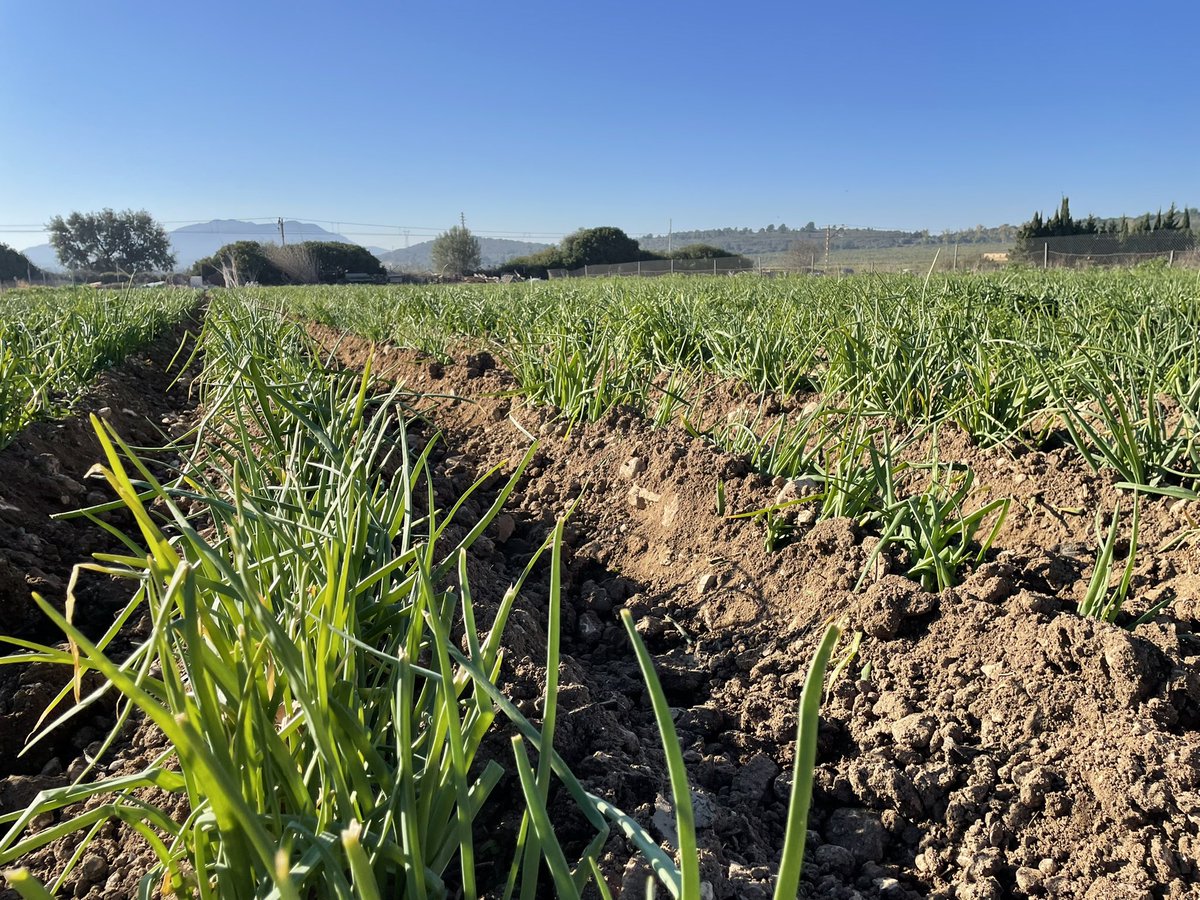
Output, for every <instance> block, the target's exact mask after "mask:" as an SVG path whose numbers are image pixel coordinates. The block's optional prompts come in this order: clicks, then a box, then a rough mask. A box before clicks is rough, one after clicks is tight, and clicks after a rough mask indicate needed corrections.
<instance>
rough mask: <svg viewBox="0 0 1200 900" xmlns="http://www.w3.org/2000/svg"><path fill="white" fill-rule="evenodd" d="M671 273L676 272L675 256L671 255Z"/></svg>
mask: <svg viewBox="0 0 1200 900" xmlns="http://www.w3.org/2000/svg"><path fill="white" fill-rule="evenodd" d="M671 274H672V275H674V274H675V257H673V256H672V257H671Z"/></svg>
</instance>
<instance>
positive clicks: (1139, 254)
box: [1013, 229, 1200, 268]
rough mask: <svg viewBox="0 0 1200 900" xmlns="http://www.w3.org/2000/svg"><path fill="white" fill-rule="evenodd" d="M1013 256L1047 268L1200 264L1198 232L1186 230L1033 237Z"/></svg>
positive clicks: (1017, 249) (1189, 265)
mask: <svg viewBox="0 0 1200 900" xmlns="http://www.w3.org/2000/svg"><path fill="white" fill-rule="evenodd" d="M1013 257H1014V259H1018V260H1020V261H1024V262H1029V263H1033V264H1035V265H1037V264H1040V265H1042V266H1043V267H1047V268H1048V267H1050V266H1070V267H1085V266H1131V265H1137V264H1138V263H1141V262H1146V261H1147V260H1151V259H1161V260H1164V261H1165V262H1166V263H1167V264H1168V265H1186V266H1188V267H1193V266H1196V265H1197V264H1200V251H1198V250H1197V241H1196V234H1195V232H1193V231H1190V230H1184V229H1160V230H1158V231H1146V232H1134V233H1131V234H1120V233H1116V234H1113V233H1109V234H1071V235H1062V236H1059V237H1045V238H1031V239H1029V240H1026V241H1025V242H1023V244H1020V245H1018V246H1017V247H1016V248H1015V249H1014V252H1013Z"/></svg>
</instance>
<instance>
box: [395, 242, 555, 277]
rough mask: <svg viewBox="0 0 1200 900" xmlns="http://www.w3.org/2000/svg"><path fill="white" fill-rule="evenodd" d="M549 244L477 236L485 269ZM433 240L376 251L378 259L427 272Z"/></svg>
mask: <svg viewBox="0 0 1200 900" xmlns="http://www.w3.org/2000/svg"><path fill="white" fill-rule="evenodd" d="M549 246H550V245H549V244H537V243H533V242H531V241H511V240H507V239H506V238H489V237H481V238H479V255H480V257H481V258H482V260H483V267H484V268H485V269H493V268H495V267H496V266H499V265H503V264H504V263H506V262H508V261H509V260H510V259H514V258H515V257H518V256H528V255H529V254H530V253H537V252H538V251H539V250H545V249H546V248H547V247H549ZM432 248H433V241H422V242H421V243H419V244H413V245H412V246H411V247H405V248H403V249H400V250H392V251H390V252H387V253H376V254H375V255H376V256H377V257H379V261H380V262H382V263H383V264H384V265H385V266H387V267H388V268H391V269H402V270H404V271H408V272H428V271H430V270H431V269H432V268H433V260H432V259H431V258H430V251H431V249H432Z"/></svg>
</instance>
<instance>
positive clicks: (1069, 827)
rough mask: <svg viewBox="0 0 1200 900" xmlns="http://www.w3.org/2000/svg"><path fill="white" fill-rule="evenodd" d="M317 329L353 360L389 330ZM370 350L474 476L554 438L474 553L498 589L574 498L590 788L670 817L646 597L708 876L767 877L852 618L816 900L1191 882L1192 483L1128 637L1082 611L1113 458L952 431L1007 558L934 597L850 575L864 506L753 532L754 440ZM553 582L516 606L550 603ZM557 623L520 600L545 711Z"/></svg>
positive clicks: (817, 809)
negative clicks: (546, 672) (643, 650)
mask: <svg viewBox="0 0 1200 900" xmlns="http://www.w3.org/2000/svg"><path fill="white" fill-rule="evenodd" d="M313 332H314V334H317V335H318V336H319V337H321V338H322V339H324V340H326V341H327V342H328V345H329V346H331V347H332V346H335V345H336V346H337V353H338V356H339V358H340V359H341V360H342V361H343V362H344V363H345V364H347V365H350V366H358V365H361V364H362V362H363V360H364V359H365V358H366V355H367V354H368V353H370V352H371V347H370V346H369V345H368V344H367V343H366V342H363V341H360V340H359V339H357V338H355V337H353V336H347V335H340V334H336V333H334V332H331V331H328V330H326V329H321V328H314V329H313ZM374 352H375V354H376V358H375V366H376V368H375V371H376V372H377V373H380V374H381V375H382V376H384V377H388V378H393V379H397V380H401V381H403V382H405V383H406V384H407V385H408V386H409V387H410V388H411V389H413V390H414V391H422V392H429V393H438V394H442V395H448V396H449V398H450V399H442V400H439V401H434V402H432V405H433V407H434V408H433V409H432V411H431V418H432V419H433V421H434V422H436V424H437V425H438V426H439V427H440V428H441V429H443V430H444V432H445V435H446V439H445V440H446V445H447V446H448V447H449V448H451V449H450V452H451V456H450V457H448V459H447V461H446V462H447V466H448V468H449V470H450V471H453V472H457V473H458V479H459V480H460V481H461V482H462V484H463V485H464V486H465V485H467V484H469V483H470V482H471V480H472V479H473V478H474V477H475V476H476V475H477V474H478V473H480V472H482V471H484V470H485V469H487V468H488V467H489V466H491V465H494V464H496V463H499V462H501V461H503V460H512V459H514V458H517V457H519V455H520V454H521V453H522V452H523V451H524V450H525V448H526V447H527V446H528V444H529V437H528V436H527V433H528V434H532V435H535V436H537V437H538V439H539V440H540V447H539V450H538V452H537V456H536V458H535V460H534V463H533V465H532V466H531V467H530V469H529V470H528V471H527V473H526V475H525V478H524V480H523V483H522V485H521V486H520V488H519V489H518V491H517V492H516V493H515V494H514V496H513V498H512V500H511V501H510V512H509V514H508V515H507V516H506V518H505V520H504V521H503V522H501V523H499V527H498V528H496V527H494V528H493V531H492V532H491V533H490V534H489V539H488V541H487V542H485V543H484V544H483V545H482V546H480V547H478V548H477V553H476V563H475V565H476V566H477V570H478V574H479V575H480V576H481V577H484V578H486V577H487V576H488V573H491V577H493V578H494V577H495V576H496V575H499V576H501V578H500V580H499V582H498V583H496V584H495V585H494V587H493V588H492V593H493V594H496V595H498V593H499V592H500V591H502V590H503V588H504V586H506V584H507V583H508V581H510V580H512V579H513V578H514V577H515V575H516V573H517V572H519V571H520V569H521V567H522V566H523V565H524V563H525V561H526V560H527V559H528V556H529V554H530V553H531V552H533V550H534V549H535V548H536V546H537V545H538V544H539V543H540V541H541V539H542V537H543V536H544V535H545V533H546V532H547V531H548V530H549V528H550V527H552V525H553V521H554V519H555V518H556V517H557V516H558V515H560V514H562V513H563V512H565V511H566V509H567V507H568V506H569V505H570V504H571V503H572V502H573V501H574V500H575V499H576V498H577V497H580V496H582V498H583V499H582V502H581V504H580V505H579V508H578V509H577V511H576V513H575V515H574V516H573V517H572V519H571V521H570V525H569V527H568V544H569V552H568V559H569V570H568V575H567V577H568V582H567V590H566V592H565V593H566V597H567V599H568V601H569V606H570V608H569V609H568V610H567V611H565V623H564V631H565V633H564V652H565V654H566V656H565V657H564V660H563V663H562V673H561V676H560V677H561V685H562V687H561V692H560V698H559V702H560V709H562V710H563V715H562V716H561V718H560V723H561V724H560V727H559V732H558V739H557V743H558V746H559V749H560V751H561V752H562V753H563V754H564V756H565V757H566V758H567V759H568V761H570V762H571V763H572V765H573V767H574V768H575V770H576V772H577V773H578V774H580V775H581V776H582V777H583V778H584V780H585V783H586V785H587V786H588V787H589V789H591V790H594V791H596V792H598V793H601V794H603V795H605V796H607V797H609V798H610V799H612V800H613V801H614V802H615V803H616V804H617V805H619V806H622V807H623V808H625V809H626V810H627V811H629V812H632V813H633V814H634V815H635V816H636V817H637V818H638V819H639V820H640V821H642V822H643V823H644V824H646V825H648V826H649V827H650V828H651V829H652V830H654V831H655V832H656V833H657V834H658V835H659V836H661V837H663V838H664V839H666V840H669V839H670V837H671V834H670V831H671V829H670V818H669V815H667V813H668V812H669V805H668V803H667V801H666V799H665V798H666V797H668V796H669V789H668V785H667V781H666V776H665V766H664V764H663V761H662V754H661V749H660V747H659V743H658V737H657V733H656V731H655V729H654V726H653V722H652V719H651V718H650V715H649V704H648V702H647V701H646V698H645V696H644V691H643V688H642V686H641V681H640V678H639V676H638V673H637V670H636V664H635V661H634V659H633V656H632V653H631V652H630V650H629V648H628V646H627V642H626V639H625V637H624V634H623V632H622V630H621V628H620V627H619V622H618V620H617V617H616V613H617V611H618V610H619V609H620V608H621V607H622V606H626V607H629V608H630V609H631V610H632V611H633V612H634V614H635V617H636V618H637V619H638V622H639V624H638V628H639V631H640V632H641V633H642V634H643V636H644V637H645V639H646V640H647V642H648V644H649V646H650V648H651V650H652V651H653V653H654V654H655V662H656V665H657V668H658V671H659V673H660V677H661V678H662V681H663V683H664V686H665V687H666V690H667V692H668V696H669V698H670V699H671V702H672V703H673V704H674V705H675V707H676V708H677V713H678V715H677V719H676V725H677V728H678V729H679V732H680V737H681V739H682V741H683V743H684V745H685V749H686V758H687V761H688V765H689V771H690V775H691V779H692V784H693V787H694V789H695V803H696V808H697V818H698V822H699V824H700V842H701V847H702V851H703V854H704V866H703V871H704V875H705V878H706V879H707V880H708V881H709V882H710V883H711V885H712V887H713V891H714V895H715V896H717V897H767V896H770V876H771V873H773V872H774V869H775V866H776V864H777V860H778V854H779V851H780V848H781V846H782V840H783V834H782V828H783V822H784V816H785V812H786V798H787V792H788V789H789V786H790V785H789V778H790V769H789V766H790V763H791V758H792V756H791V754H792V743H793V741H794V738H795V724H796V718H795V706H796V699H797V697H798V694H799V690H800V685H801V683H802V680H803V677H804V674H805V671H806V667H807V664H808V661H809V659H811V656H812V652H813V650H814V648H815V644H816V641H817V639H818V637H819V632H820V631H821V629H822V627H823V625H824V623H825V621H827V620H828V619H829V618H830V617H833V616H838V615H847V616H848V617H849V622H850V628H851V630H861V631H863V632H864V638H863V642H862V646H861V649H860V652H859V655H858V657H857V658H856V659H855V660H854V661H853V663H852V664H851V665H850V666H849V668H848V669H847V673H846V674H845V675H843V677H842V678H841V679H840V680H839V681H838V682H837V683H836V684H834V685H833V687H832V689H831V692H830V693H831V695H830V696H829V698H828V699H827V701H826V703H825V706H824V707H823V710H822V726H821V735H820V751H819V760H820V768H819V771H818V776H817V788H816V792H815V796H814V806H813V814H812V816H811V818H810V822H809V826H810V840H809V846H808V861H807V866H806V873H805V890H806V891H807V895H808V896H812V897H835V898H837V897H846V898H850V897H886V898H899V897H947V898H948V897H955V898H964V900H965V898H1001V897H1024V896H1030V897H1064V898H1065V897H1080V898H1089V900H1100V898H1160V897H1161V898H1182V897H1197V896H1200V888H1198V887H1197V885H1196V883H1195V882H1196V881H1197V872H1198V870H1197V867H1198V866H1200V837H1198V835H1200V737H1198V734H1197V722H1198V721H1200V719H1198V716H1200V674H1198V669H1197V662H1200V639H1198V638H1197V636H1196V634H1195V631H1196V627H1197V613H1200V606H1197V601H1198V597H1197V585H1198V584H1200V574H1198V572H1200V556H1198V554H1197V551H1196V550H1195V549H1194V548H1192V547H1189V546H1186V545H1185V546H1181V547H1178V548H1176V549H1174V550H1172V551H1170V552H1161V551H1158V550H1156V549H1155V548H1158V547H1160V546H1161V545H1162V543H1163V542H1164V541H1165V540H1166V539H1167V538H1169V537H1170V536H1172V535H1174V534H1175V533H1177V532H1178V530H1179V529H1180V528H1181V527H1183V526H1185V525H1187V523H1188V517H1189V516H1192V515H1194V513H1193V511H1191V510H1189V509H1187V508H1186V506H1185V505H1181V504H1179V503H1177V502H1175V501H1171V500H1166V499H1164V500H1153V501H1149V502H1148V503H1147V504H1146V506H1145V508H1144V510H1143V540H1142V549H1141V550H1140V552H1139V556H1138V565H1137V570H1136V571H1137V575H1136V578H1135V581H1134V590H1135V597H1134V601H1133V602H1132V604H1131V606H1132V608H1133V609H1134V610H1135V611H1137V610H1139V609H1140V608H1145V607H1146V606H1148V605H1149V603H1150V602H1152V601H1153V599H1155V598H1158V597H1161V596H1163V595H1164V593H1167V592H1169V595H1170V596H1174V597H1175V598H1176V600H1175V603H1174V605H1173V606H1172V607H1171V608H1170V609H1169V610H1168V611H1167V613H1166V614H1164V615H1162V616H1160V617H1159V618H1157V619H1156V620H1155V621H1153V622H1152V623H1150V624H1148V625H1144V626H1141V627H1139V628H1138V629H1137V630H1136V632H1135V633H1131V632H1129V631H1127V630H1126V629H1124V628H1119V627H1116V626H1110V625H1105V624H1100V623H1096V622H1093V621H1085V620H1083V619H1081V618H1079V617H1078V616H1077V615H1076V614H1075V612H1074V609H1075V605H1076V603H1077V601H1078V599H1079V598H1080V597H1081V596H1082V595H1083V592H1084V590H1085V589H1086V585H1087V581H1088V578H1089V577H1090V574H1091V568H1092V562H1091V561H1092V560H1093V559H1094V556H1095V550H1096V539H1095V535H1094V531H1093V518H1092V517H1093V515H1094V511H1095V509H1096V506H1097V505H1106V504H1108V503H1110V502H1111V500H1113V499H1115V498H1116V496H1117V494H1116V491H1115V489H1114V488H1113V481H1114V480H1115V479H1113V478H1112V477H1111V476H1109V475H1107V474H1105V475H1101V476H1097V475H1095V474H1094V473H1092V472H1091V471H1090V470H1088V469H1087V468H1086V466H1084V465H1083V463H1082V461H1080V460H1079V459H1078V457H1077V456H1076V455H1075V454H1073V453H1072V452H1071V451H1068V450H1066V449H1063V448H1060V449H1056V450H1054V451H1052V452H1049V453H1042V452H1026V453H1023V454H1021V455H1019V456H1017V457H1016V458H1015V459H1010V458H1009V457H1007V456H1004V455H1002V454H999V453H996V452H981V451H980V450H978V449H976V448H973V447H972V446H971V445H970V442H969V440H967V439H966V438H965V437H964V436H961V435H953V434H946V433H944V434H943V435H942V436H941V437H940V438H939V441H940V448H941V453H942V458H943V459H955V460H958V461H965V462H969V463H970V465H971V466H972V468H974V469H975V471H976V473H977V475H978V478H979V482H980V484H981V486H982V489H983V490H984V491H986V492H987V493H986V494H985V495H984V496H1014V497H1016V498H1017V501H1018V502H1017V503H1015V504H1014V512H1013V514H1012V517H1011V519H1010V522H1009V524H1008V526H1007V527H1006V529H1005V531H1004V533H1003V534H1002V535H1001V536H1000V539H999V540H998V541H997V546H996V550H995V552H994V553H993V554H992V556H993V557H994V558H992V559H990V560H989V561H988V562H986V563H985V564H983V565H981V566H980V567H978V569H977V570H975V571H974V572H972V573H970V574H969V575H968V577H967V578H966V579H965V581H964V583H963V584H962V585H960V586H959V587H957V588H955V589H952V590H946V591H943V592H941V593H937V594H935V593H930V592H926V591H924V590H922V589H921V588H920V587H919V586H918V585H916V584H915V583H912V582H910V581H909V580H907V579H905V578H903V577H901V576H900V575H899V574H897V573H896V571H894V570H895V569H897V568H898V566H897V564H896V561H894V560H888V559H884V560H882V561H881V562H880V563H879V564H878V565H875V566H873V570H872V572H871V575H870V579H869V586H868V587H866V589H865V590H863V591H860V592H855V591H854V590H853V587H854V584H855V582H856V581H857V579H858V576H859V573H860V572H861V571H862V569H863V567H864V565H865V564H866V562H867V560H868V559H869V558H870V555H871V551H872V549H873V548H874V545H875V541H876V538H874V537H872V536H871V535H869V534H865V533H863V532H862V531H861V530H860V529H858V528H856V527H855V526H854V525H853V524H852V523H850V522H849V521H845V520H830V521H826V522H821V523H817V524H815V525H805V524H803V523H801V531H800V534H799V536H798V538H797V539H796V540H795V541H794V542H793V543H791V544H790V545H788V546H786V547H784V548H783V549H782V550H780V551H778V552H768V551H766V550H765V548H764V546H763V534H762V531H761V529H760V528H759V527H758V526H757V525H755V524H753V523H749V522H738V521H730V520H728V519H723V518H721V517H718V516H717V514H716V508H715V486H716V482H717V480H718V479H721V480H723V481H724V482H725V484H726V486H727V505H728V509H729V510H731V511H736V510H743V509H755V508H759V507H761V506H763V505H765V504H767V503H770V502H771V501H772V500H773V499H774V498H775V497H776V496H777V494H778V492H779V490H780V487H781V486H780V485H779V484H778V483H772V482H771V480H770V479H767V478H764V477H762V476H760V475H757V474H755V473H753V472H751V471H750V470H749V467H748V466H747V464H746V463H745V461H744V460H741V459H738V458H735V457H732V456H729V455H727V454H723V453H721V452H719V451H717V450H715V449H714V448H713V447H712V446H710V445H709V444H707V443H706V442H704V441H702V440H699V439H694V438H691V437H690V436H688V435H686V434H684V433H683V432H681V431H679V430H677V429H674V428H667V429H660V430H654V429H651V428H650V427H649V425H648V424H647V423H646V422H645V420H644V419H642V418H641V417H639V416H637V415H635V414H633V413H632V412H628V413H620V412H617V413H614V414H612V415H611V416H610V417H609V418H608V420H606V421H604V422H600V423H597V424H595V425H586V426H585V425H576V426H574V427H573V428H571V429H569V430H568V429H567V428H566V426H565V425H563V424H562V423H561V422H558V421H554V420H552V419H551V418H550V417H549V413H548V412H546V411H541V410H534V409H529V408H527V407H524V406H522V405H521V404H520V403H519V402H518V401H515V400H514V399H513V398H512V395H513V390H514V385H513V382H512V379H511V377H510V376H509V375H508V374H507V373H505V372H503V371H502V370H500V369H499V368H497V367H496V366H495V363H494V360H493V359H492V358H491V357H490V356H489V355H487V354H472V355H466V356H460V357H459V358H458V359H457V360H455V361H453V362H450V363H444V362H438V361H435V360H432V359H429V358H428V357H422V356H420V355H418V354H414V353H411V352H408V351H398V350H394V349H392V348H388V347H378V348H375V349H374ZM518 426H519V427H518ZM1043 506H1046V507H1049V511H1046V510H1043V509H1042V507H1043ZM1068 506H1069V507H1078V506H1082V507H1084V508H1085V513H1084V514H1082V515H1080V514H1075V513H1064V512H1063V508H1064V507H1068ZM476 580H477V581H478V580H479V579H478V578H477V579H476ZM473 588H474V589H475V591H476V593H477V594H480V595H481V596H482V595H486V594H487V593H488V589H487V587H486V586H484V585H480V584H475V583H473ZM544 589H545V587H544V584H539V583H535V584H533V585H531V586H530V588H529V589H528V590H527V592H526V594H527V599H528V600H529V601H530V602H531V603H533V604H534V605H535V606H536V604H537V603H538V601H539V599H540V595H539V592H544ZM541 596H544V595H541ZM543 618H544V615H539V614H538V612H537V610H536V609H535V610H533V611H532V612H528V611H524V612H522V614H521V615H517V616H514V619H513V620H512V622H511V623H510V625H509V629H510V631H509V634H508V644H509V647H510V653H511V655H510V657H509V661H510V666H511V669H510V671H509V672H508V674H509V677H510V678H511V679H512V681H511V683H510V685H509V687H510V689H511V690H512V691H514V693H515V694H516V695H517V696H518V698H519V699H520V701H521V703H522V704H523V705H524V708H526V709H527V710H528V711H530V712H536V711H537V708H538V701H537V693H538V690H539V684H540V683H541V682H540V679H541V673H540V671H539V663H540V661H541V660H543V659H544V652H545V650H544V647H545V638H544V634H543V632H542V627H541V624H540V623H541V621H542V619H543ZM561 809H562V810H563V814H564V815H566V813H565V810H566V804H563V805H562V807H561ZM608 850H609V854H608V856H607V857H606V859H605V870H606V872H609V873H611V878H610V882H611V884H612V886H613V888H614V889H619V888H620V887H621V885H622V884H623V883H624V884H626V886H627V890H628V891H629V892H628V893H626V894H625V895H626V896H634V895H635V890H636V889H635V888H633V887H632V886H633V885H636V884H637V883H638V880H639V879H638V876H639V875H640V873H639V872H638V871H637V864H636V862H634V863H629V864H628V870H627V867H626V862H627V859H628V855H629V854H628V850H627V848H625V847H624V845H623V842H621V841H619V840H617V839H614V840H613V841H612V843H611V844H610V847H609V848H608Z"/></svg>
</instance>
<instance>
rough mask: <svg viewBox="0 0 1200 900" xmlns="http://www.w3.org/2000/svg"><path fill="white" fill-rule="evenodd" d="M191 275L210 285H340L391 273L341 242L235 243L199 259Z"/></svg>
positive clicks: (363, 250)
mask: <svg viewBox="0 0 1200 900" xmlns="http://www.w3.org/2000/svg"><path fill="white" fill-rule="evenodd" d="M191 274H193V275H200V276H202V277H203V278H204V280H205V281H207V282H208V283H210V284H218V285H224V286H226V287H236V286H238V285H243V284H251V283H254V284H266V285H279V284H336V283H338V282H341V281H345V280H346V277H347V276H348V275H352V274H353V275H367V276H370V277H372V278H383V277H385V276H386V275H387V270H386V269H385V268H384V267H383V263H381V262H380V261H379V260H378V259H376V258H375V256H373V255H372V254H371V252H370V251H369V250H367V249H366V248H365V247H360V246H359V245H358V244H345V243H341V242H338V241H303V242H301V243H298V244H287V245H285V246H280V245H278V244H260V243H259V242H258V241H235V242H234V243H232V244H226V245H225V246H224V247H222V248H221V249H220V250H218V251H217V252H216V253H214V254H213V255H212V256H209V257H206V258H204V259H201V260H198V261H197V262H196V263H195V264H194V265H193V266H192V269H191Z"/></svg>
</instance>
